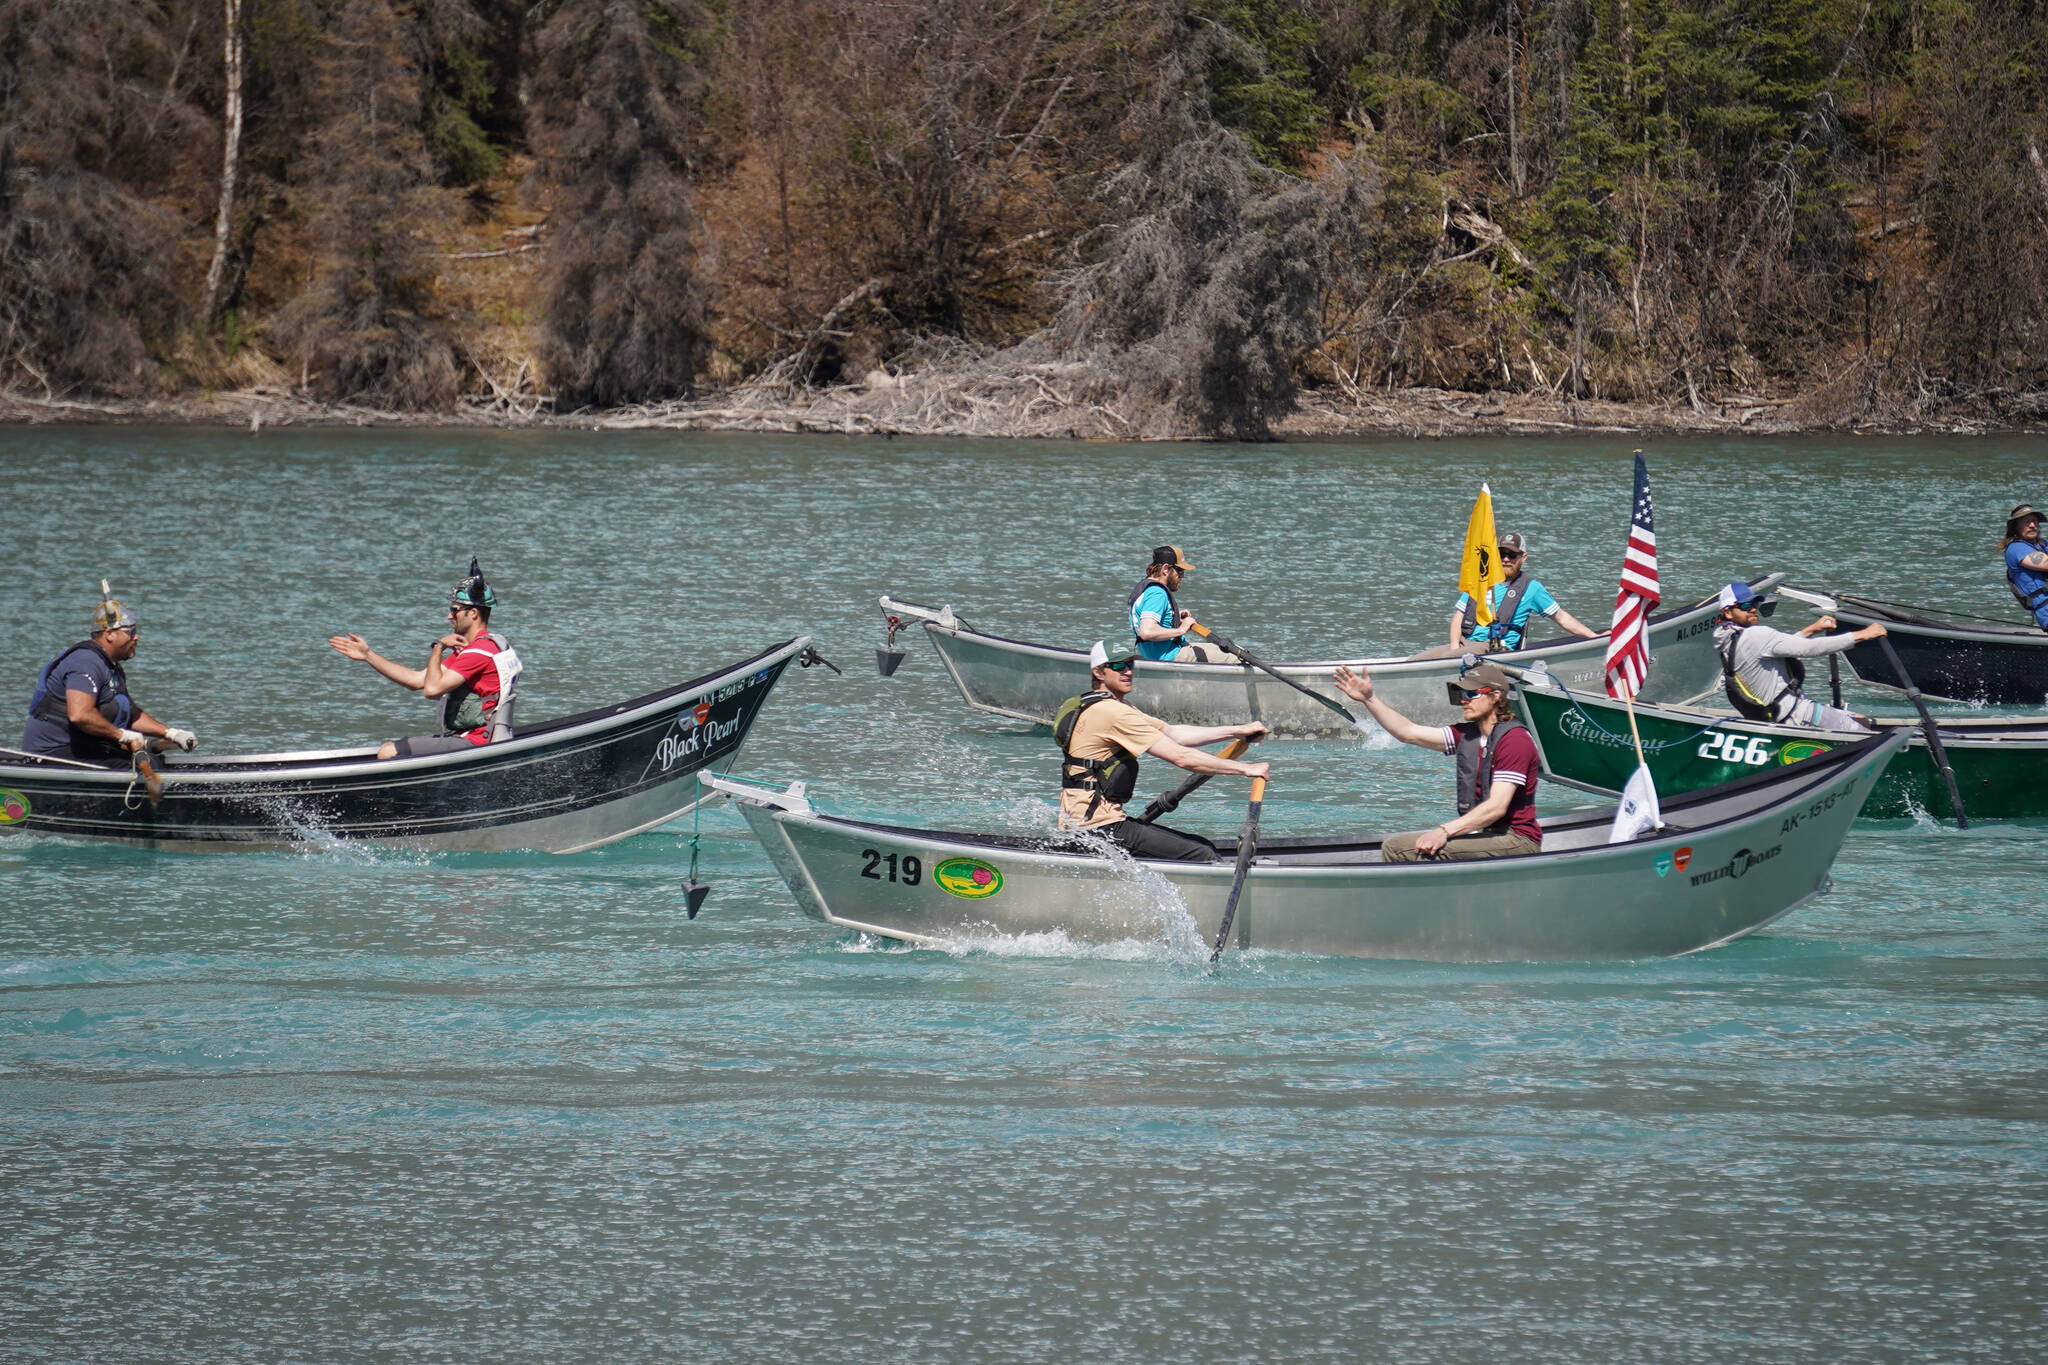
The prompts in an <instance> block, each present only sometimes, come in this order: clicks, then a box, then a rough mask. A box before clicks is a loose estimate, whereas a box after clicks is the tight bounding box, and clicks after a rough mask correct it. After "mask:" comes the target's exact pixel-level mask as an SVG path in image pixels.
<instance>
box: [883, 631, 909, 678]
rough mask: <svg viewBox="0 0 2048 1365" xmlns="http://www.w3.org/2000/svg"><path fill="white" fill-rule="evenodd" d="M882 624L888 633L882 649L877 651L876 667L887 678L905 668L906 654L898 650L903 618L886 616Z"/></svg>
mask: <svg viewBox="0 0 2048 1365" xmlns="http://www.w3.org/2000/svg"><path fill="white" fill-rule="evenodd" d="M882 623H883V625H882V629H883V630H884V631H886V632H887V633H886V634H885V635H884V636H883V640H882V647H881V648H880V649H878V650H876V651H875V667H876V668H877V669H878V670H880V671H881V674H882V676H883V677H885V678H886V677H888V676H890V675H891V674H893V673H894V672H895V671H896V670H897V669H898V668H901V667H902V666H903V660H904V658H905V654H906V652H905V651H904V650H900V649H898V648H896V632H897V631H899V630H901V629H903V618H902V617H900V616H884V617H883V618H882Z"/></svg>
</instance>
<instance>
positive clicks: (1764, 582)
mask: <svg viewBox="0 0 2048 1365" xmlns="http://www.w3.org/2000/svg"><path fill="white" fill-rule="evenodd" d="M1784 577H1785V575H1784V574H1782V573H1771V574H1765V575H1763V576H1762V577H1761V578H1753V579H1750V580H1749V584H1750V586H1751V587H1752V588H1753V589H1755V590H1756V591H1758V592H1765V591H1768V590H1769V589H1770V588H1772V587H1775V586H1777V584H1778V583H1780V582H1782V581H1783V580H1784ZM887 600H888V601H890V602H892V603H894V604H895V605H898V606H903V607H915V608H917V609H918V610H919V611H924V612H931V613H932V614H933V615H934V616H935V615H936V614H937V612H938V611H939V610H941V609H940V608H932V607H927V606H925V605H924V604H922V603H918V602H911V601H907V600H905V599H903V598H896V597H892V598H888V599H887ZM1718 610H1719V608H1718V607H1717V606H1716V603H1715V599H1714V598H1713V597H1706V598H1702V599H1701V600H1700V601H1698V602H1696V603H1694V604H1693V605H1691V606H1686V607H1675V608H1673V609H1672V610H1670V611H1667V612H1660V613H1657V614H1655V615H1653V616H1651V617H1650V618H1649V622H1648V625H1649V628H1651V629H1653V630H1661V629H1663V628H1665V627H1667V626H1671V625H1685V624H1690V621H1691V619H1692V618H1694V617H1696V616H1703V615H1705V614H1706V613H1708V612H1712V611H1718ZM918 624H919V625H922V626H923V627H924V628H925V630H926V631H927V632H928V633H930V634H932V635H942V634H943V635H951V636H955V637H959V636H973V637H975V638H977V639H981V640H988V641H992V642H994V643H996V644H999V645H1006V646H1009V647H1010V648H1012V649H1013V650H1017V651H1022V652H1028V653H1030V654H1033V655H1036V656H1038V657H1040V658H1049V659H1058V660H1060V661H1062V662H1076V661H1078V662H1083V663H1085V661H1086V660H1087V658H1088V651H1087V650H1085V649H1069V648H1067V647H1065V646H1063V645H1047V644H1040V643H1038V642H1037V641H1034V640H1019V639H1017V638H1016V637H1014V636H1010V635H997V634H996V633H995V632H993V631H987V630H981V629H979V628H977V627H975V626H971V625H969V624H968V623H967V622H966V621H964V620H962V619H960V618H959V617H957V616H956V617H955V618H954V624H953V625H952V626H945V625H942V624H941V623H940V622H938V621H937V620H934V619H932V618H931V617H929V616H928V617H923V618H920V620H919V621H918ZM1608 634H1609V632H1602V633H1601V634H1598V635H1595V636H1592V637H1590V638H1587V637H1583V636H1576V635H1574V636H1567V637H1565V638H1564V639H1560V640H1551V641H1549V642H1547V643H1545V644H1540V645H1534V646H1531V647H1529V648H1527V649H1517V650H1510V651H1506V652H1503V653H1499V654H1488V655H1485V656H1484V657H1485V659H1486V661H1487V662H1488V663H1499V664H1508V665H1510V666H1519V665H1521V664H1522V661H1523V660H1527V661H1529V662H1530V663H1535V662H1544V661H1547V658H1548V657H1555V656H1557V655H1561V654H1564V653H1566V652H1568V651H1571V650H1575V649H1576V650H1589V649H1591V648H1593V647H1594V646H1603V647H1604V645H1603V642H1604V641H1605V640H1606V639H1607V637H1608ZM1473 652H1474V653H1475V654H1476V653H1477V652H1478V651H1476V650H1475V651H1473ZM940 653H941V655H943V654H944V651H943V650H941V651H940ZM1456 662H1457V656H1445V657H1441V658H1435V659H1417V658H1413V657H1412V656H1409V655H1405V654H1402V655H1387V656H1385V657H1380V658H1373V657H1358V656H1353V657H1350V658H1343V659H1320V660H1272V661H1269V663H1268V666H1269V667H1271V668H1275V669H1278V670H1280V671H1281V672H1290V671H1296V672H1304V673H1315V672H1326V671H1328V670H1331V669H1335V668H1336V667H1338V666H1339V665H1340V664H1341V665H1344V666H1346V667H1358V666H1364V667H1366V668H1369V669H1371V670H1372V671H1373V672H1374V673H1378V674H1388V673H1394V672H1397V671H1410V672H1424V671H1435V670H1442V669H1444V668H1445V667H1446V665H1451V664H1455V663H1456ZM1138 664H1139V667H1140V668H1142V669H1145V670H1147V671H1150V670H1153V669H1162V670H1168V671H1171V672H1186V673H1189V674H1191V675H1193V676H1197V677H1199V676H1201V675H1202V674H1203V673H1204V672H1209V671H1212V670H1218V669H1221V670H1224V671H1226V672H1229V673H1233V674H1244V673H1249V672H1253V671H1255V670H1254V669H1253V668H1252V666H1251V665H1249V664H1244V663H1234V662H1233V663H1197V662H1189V663H1180V662H1177V661H1175V660H1171V659H1142V658H1141V659H1139V660H1138ZM955 680H956V681H957V680H958V679H957V675H956V679H955ZM970 704H978V703H970ZM986 709H995V708H986ZM1004 714H1006V715H1017V714H1018V713H1016V712H1009V711H1006V712H1004ZM1027 719H1028V717H1027Z"/></svg>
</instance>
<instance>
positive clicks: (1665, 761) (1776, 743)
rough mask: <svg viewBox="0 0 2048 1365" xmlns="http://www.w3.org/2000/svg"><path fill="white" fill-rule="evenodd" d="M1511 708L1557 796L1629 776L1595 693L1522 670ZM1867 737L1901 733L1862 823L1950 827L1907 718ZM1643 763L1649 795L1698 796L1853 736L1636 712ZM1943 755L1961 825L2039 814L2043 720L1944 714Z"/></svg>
mask: <svg viewBox="0 0 2048 1365" xmlns="http://www.w3.org/2000/svg"><path fill="white" fill-rule="evenodd" d="M1520 677H1521V681H1522V683H1523V684H1524V685H1523V686H1522V687H1520V688H1518V689H1516V697H1515V710H1516V713H1517V714H1518V715H1520V716H1521V718H1522V723H1523V724H1524V725H1527V726H1528V727H1529V733H1530V734H1531V735H1532V736H1533V737H1534V738H1535V740H1536V750H1537V753H1538V754H1539V755H1540V756H1541V758H1542V760H1543V771H1544V774H1545V775H1546V776H1548V777H1552V778H1555V779H1556V780H1557V781H1559V782H1562V783H1564V784H1565V785H1566V786H1571V787H1577V788H1579V789H1580V790H1581V791H1589V792H1594V793H1597V794H1599V795H1603V796H1614V795H1618V794H1619V793H1620V792H1621V789H1622V788H1623V787H1624V786H1626V785H1627V784H1628V779H1629V775H1630V774H1631V773H1633V772H1634V771H1635V767H1636V751H1635V743H1634V741H1633V740H1631V739H1630V738H1629V728H1628V712H1627V711H1626V710H1625V709H1624V708H1623V706H1622V704H1621V703H1620V702H1618V701H1616V700H1614V699H1613V698H1612V697H1609V696H1607V695H1606V694H1605V693H1589V692H1578V691H1571V690H1567V689H1565V688H1562V687H1559V686H1557V685H1556V683H1555V681H1554V680H1552V679H1549V678H1546V677H1545V676H1544V675H1543V674H1541V673H1532V672H1528V671H1523V672H1522V673H1521V675H1520ZM1873 724H1874V725H1875V726H1876V727H1877V730H1878V733H1880V734H1889V733H1893V732H1898V733H1903V734H1906V735H1907V736H1908V738H1907V743H1906V748H1905V749H1904V750H1903V751H1902V752H1901V753H1900V754H1899V756H1898V757H1897V758H1896V759H1894V760H1893V761H1892V763H1891V766H1890V767H1888V768H1886V769H1885V773H1884V776H1883V777H1882V778H1880V779H1879V780H1878V783H1877V787H1876V789H1875V790H1873V791H1872V792H1871V794H1870V799H1869V800H1868V801H1866V802H1865V803H1864V805H1863V814H1864V815H1866V816H1868V817H1870V818H1873V819H1880V820H1889V819H1900V818H1905V817H1909V816H1912V815H1915V814H1919V813H1925V814H1929V815H1933V816H1935V817H1936V818H1938V819H1947V818H1948V817H1949V806H1948V788H1947V786H1946V785H1945V784H1944V783H1943V781H1942V777H1941V772H1940V770H1939V769H1938V768H1937V767H1936V766H1935V763H1934V759H1933V756H1932V755H1931V754H1930V753H1929V752H1928V749H1927V741H1926V739H1925V738H1924V737H1923V736H1922V735H1921V734H1920V721H1919V718H1918V717H1909V716H1878V717H1873ZM1636 728H1637V732H1638V733H1639V734H1641V736H1642V740H1643V759H1644V761H1645V762H1647V763H1648V764H1649V765H1650V776H1651V777H1652V778H1654V779H1655V780H1656V783H1657V791H1658V794H1659V796H1660V797H1664V796H1669V795H1671V794H1674V793H1680V792H1690V791H1699V790H1700V789H1702V788H1705V787H1711V786H1715V785H1717V784H1719V783H1722V782H1730V781H1733V780H1735V779H1736V778H1740V777H1748V776H1750V775H1752V774H1754V773H1756V772H1759V771H1763V770H1768V769H1773V768H1779V767H1785V766H1789V765H1791V764H1794V763H1799V762H1803V761H1804V760H1806V759H1810V758H1813V757H1815V756H1816V755H1819V754H1824V753H1827V752H1829V751H1830V750H1833V749H1839V748H1842V747H1844V746H1847V745H1855V744H1860V743H1862V742H1863V741H1864V736H1861V735H1855V734H1845V733H1843V732H1842V731H1840V730H1816V729H1812V728H1810V727H1808V726H1804V725H1777V724H1773V723H1771V722H1769V721H1756V720H1747V719H1745V718H1743V717H1742V716H1739V715H1736V714H1734V713H1733V712H1729V711H1714V710H1700V709H1697V708H1693V707H1679V706H1645V705H1643V704H1641V703H1637V705H1636ZM1940 728H1941V742H1942V747H1943V749H1944V750H1945V751H1946V753H1947V754H1948V760H1949V766H1950V767H1951V768H1952V769H1954V771H1955V775H1956V789H1957V791H1958V792H1959V793H1960V794H1961V796H1962V798H1963V813H1964V814H1965V815H1967V816H1968V817H1969V818H1970V819H1972V820H2016V819H2028V818H2033V817H2038V816H2048V716H2029V717H2013V716H1958V717H1948V716H1944V717H1942V718H1941V721H1940Z"/></svg>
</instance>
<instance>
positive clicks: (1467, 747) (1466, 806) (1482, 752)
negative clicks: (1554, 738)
mask: <svg viewBox="0 0 2048 1365" xmlns="http://www.w3.org/2000/svg"><path fill="white" fill-rule="evenodd" d="M1453 728H1455V729H1456V731H1457V733H1458V745H1457V757H1458V814H1460V815H1463V814H1464V813H1465V812H1466V811H1468V810H1471V809H1472V808H1473V807H1474V806H1476V805H1478V804H1479V803H1480V802H1482V801H1484V800H1485V799H1486V798H1487V796H1488V795H1489V794H1491V792H1492V791H1493V756H1494V754H1495V753H1496V752H1498V751H1499V749H1500V742H1501V740H1503V739H1505V738H1507V735H1508V732H1509V731H1510V730H1524V729H1527V728H1528V727H1527V726H1525V725H1523V724H1522V722H1520V721H1518V720H1503V721H1497V722H1495V723H1494V727H1493V735H1492V737H1491V739H1490V740H1489V739H1488V737H1486V736H1483V735H1481V734H1480V733H1479V727H1478V726H1477V725H1472V724H1469V723H1467V724H1462V725H1458V726H1455V727H1453Z"/></svg>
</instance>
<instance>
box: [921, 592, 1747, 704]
mask: <svg viewBox="0 0 2048 1365" xmlns="http://www.w3.org/2000/svg"><path fill="white" fill-rule="evenodd" d="M1783 576H1784V575H1782V574H1771V575H1768V576H1767V577H1764V578H1759V579H1757V580H1755V581H1754V582H1752V583H1751V585H1750V586H1751V587H1753V588H1755V589H1756V590H1757V592H1759V593H1766V592H1768V591H1770V590H1771V589H1772V588H1774V587H1776V586H1777V584H1778V581H1779V580H1780V579H1781V578H1782V577H1783ZM882 610H883V611H885V612H887V613H889V614H891V615H893V616H896V617H899V618H901V619H902V620H904V621H913V620H914V621H918V622H920V623H921V624H922V625H923V626H924V628H925V635H926V637H927V638H929V639H930V640H931V642H932V647H933V648H934V649H936V650H937V651H938V654H939V658H940V660H941V661H942V662H944V664H945V665H946V671H947V672H949V673H951V674H952V675H953V681H954V682H955V683H956V684H958V685H959V688H960V695H961V696H962V697H963V698H965V699H966V702H967V704H968V705H969V706H972V707H974V708H975V709H977V710H981V711H992V712H994V713H995V714H997V715H999V716H1012V717H1015V718H1016V719H1018V720H1029V721H1036V722H1038V723H1039V724H1040V725H1050V724H1051V723H1052V717H1053V713H1054V712H1055V711H1057V710H1058V709H1059V706H1060V703H1061V702H1063V701H1065V700H1066V699H1067V698H1069V697H1072V696H1077V695H1079V694H1080V693H1082V692H1085V691H1087V690H1088V687H1089V680H1088V651H1087V650H1085V649H1062V648H1059V647H1057V646H1054V645H1038V644H1031V643H1029V642H1028V641H1024V640H1011V639H1006V638H1004V637H1003V636H1000V635H991V634H988V633H987V632H986V631H979V630H976V629H974V628H973V627H972V626H970V625H968V624H967V623H966V622H965V621H963V620H961V619H960V618H959V617H958V616H956V615H954V613H953V609H952V608H951V607H950V606H946V607H936V608H935V607H923V606H919V605H917V604H916V603H914V602H899V601H897V600H896V599H894V598H890V597H884V598H883V599H882ZM1715 613H1716V608H1715V605H1714V600H1713V599H1712V598H1707V599H1705V600H1704V601H1701V602H1698V603H1695V604H1694V605H1692V606H1689V607H1684V608H1681V609H1679V610H1676V611H1669V612H1665V613H1663V614H1661V615H1658V616H1653V617H1651V618H1650V632H1649V635H1650V638H1649V647H1650V654H1651V659H1652V667H1651V669H1650V678H1649V682H1648V684H1647V685H1646V687H1645V689H1644V690H1645V694H1646V695H1647V696H1648V697H1649V698H1650V699H1652V700H1659V701H1690V700H1692V699H1694V698H1696V697H1700V696H1703V695H1705V694H1706V693H1707V692H1709V691H1710V690H1712V689H1713V688H1716V687H1718V686H1719V685H1720V681H1721V661H1720V659H1719V658H1718V657H1717V656H1716V655H1715V653H1714V617H1715ZM1606 656H1607V637H1606V636H1605V635H1601V636H1597V637H1596V638H1594V639H1591V640H1582V639H1579V638H1578V637H1576V636H1573V637H1571V638H1569V639H1565V640H1560V641H1553V642H1551V643H1548V644H1542V645H1536V646H1533V647H1531V648H1528V649H1521V650H1516V651H1514V652H1512V653H1507V654H1495V655H1490V656H1488V657H1490V658H1492V659H1494V660H1495V661H1497V662H1501V663H1509V664H1521V665H1522V666H1524V667H1527V666H1529V665H1531V664H1534V663H1542V664H1544V665H1545V666H1547V667H1548V668H1549V669H1550V670H1551V671H1552V672H1553V673H1555V674H1557V675H1558V676H1560V677H1562V678H1564V679H1565V680H1566V681H1567V682H1570V683H1575V684H1578V685H1581V686H1591V687H1597V686H1599V685H1600V679H1601V670H1602V666H1603V664H1604V662H1605V660H1606ZM1339 664H1349V665H1350V666H1351V667H1353V668H1357V667H1358V666H1359V665H1361V664H1363V665H1365V666H1366V667H1368V668H1370V669H1371V670H1372V679H1373V686H1374V687H1375V688H1376V689H1377V690H1378V692H1379V694H1380V695H1381V696H1382V697H1385V698H1386V699H1387V700H1388V702H1390V703H1391V704H1392V705H1393V706H1394V708H1395V709H1396V710H1398V711H1400V712H1401V713H1402V714H1403V715H1405V716H1407V717H1408V718H1410V719H1411V720H1414V721H1416V722H1418V723H1421V724H1425V725H1429V724H1444V725H1449V724H1453V723H1455V722H1456V721H1457V719H1458V712H1457V710H1456V708H1454V707H1452V706H1451V705H1450V704H1449V703H1448V702H1446V701H1445V699H1444V684H1445V683H1447V682H1449V681H1450V680H1451V679H1452V678H1455V677H1456V676H1457V675H1458V671H1459V669H1460V667H1461V663H1460V661H1459V660H1458V659H1455V658H1452V659H1423V660H1410V659H1406V658H1386V659H1356V658H1353V659H1329V660H1324V661H1319V662H1315V663H1276V664H1273V665H1272V667H1273V668H1275V669H1277V670H1278V671H1279V672H1281V673H1282V674H1285V675H1286V676H1287V677H1289V678H1292V679H1294V680H1295V681H1297V682H1299V683H1300V684H1301V685H1302V686H1304V687H1307V688H1309V689H1310V690H1312V691H1314V692H1316V693H1318V694H1319V695H1321V696H1325V697H1328V698H1329V699H1330V700H1331V701H1334V702H1336V703H1337V704H1339V705H1340V706H1346V707H1349V708H1350V709H1351V711H1352V714H1354V715H1363V710H1362V708H1360V707H1358V706H1356V705H1355V704H1353V703H1351V702H1349V701H1348V700H1347V699H1346V698H1345V697H1344V695H1343V694H1342V693H1340V692H1339V691H1337V687H1336V684H1335V683H1333V682H1331V681H1330V674H1331V673H1332V672H1334V671H1335V670H1336V668H1337V666H1338V665H1339ZM1130 700H1131V704H1132V705H1133V706H1135V707H1137V708H1138V709H1139V710H1141V711H1143V712H1145V713H1146V714H1148V715H1152V716H1157V717H1158V718H1159V719H1161V720H1164V721H1168V722H1170V723H1173V724H1179V725H1238V724H1242V723H1243V722H1245V721H1248V720H1262V721H1264V722H1265V723H1266V724H1267V725H1269V726H1271V727H1272V728H1273V731H1274V733H1275V734H1279V735H1287V736H1293V737H1299V738H1308V737H1314V736H1319V735H1335V734H1343V733H1345V732H1346V729H1345V725H1344V719H1343V717H1342V716H1340V715H1338V714H1337V713H1336V712H1334V711H1331V710H1329V709H1327V708H1325V707H1322V706H1318V705H1317V704H1316V703H1315V702H1313V701H1311V700H1310V699H1309V698H1307V697H1304V696H1302V695H1301V694H1300V693H1299V692H1296V691H1295V690H1294V689H1293V688H1291V687H1288V686H1287V685H1286V684H1285V683H1282V682H1278V681H1276V680H1275V679H1273V678H1271V677H1269V676H1267V675H1266V674H1264V673H1261V672H1259V671H1258V670H1257V669H1253V668H1248V667H1246V666H1245V665H1243V664H1239V663H1221V664H1174V663H1156V662H1154V661H1152V660H1149V659H1140V660H1139V661H1138V671H1137V679H1136V685H1135V687H1134V688H1133V690H1132V692H1131V699H1130Z"/></svg>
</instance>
